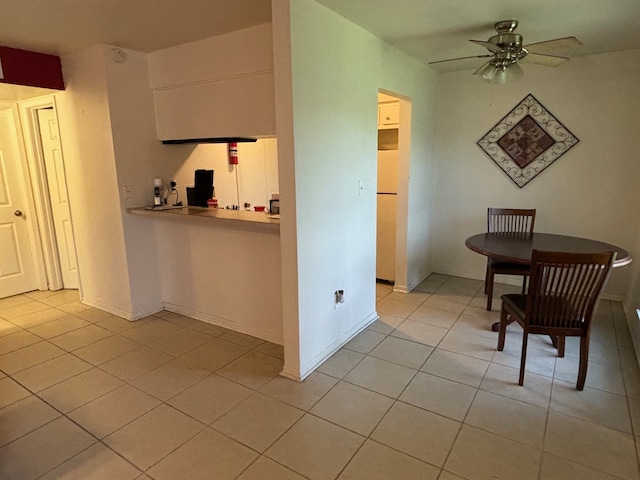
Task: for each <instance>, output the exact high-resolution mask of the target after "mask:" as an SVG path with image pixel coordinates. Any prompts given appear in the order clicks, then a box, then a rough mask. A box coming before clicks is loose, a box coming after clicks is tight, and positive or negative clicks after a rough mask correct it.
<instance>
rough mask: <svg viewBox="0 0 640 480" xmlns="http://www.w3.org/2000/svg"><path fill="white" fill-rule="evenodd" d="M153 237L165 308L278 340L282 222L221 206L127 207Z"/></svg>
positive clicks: (258, 213) (264, 215)
mask: <svg viewBox="0 0 640 480" xmlns="http://www.w3.org/2000/svg"><path fill="white" fill-rule="evenodd" d="M127 212H128V213H129V214H130V215H136V216H137V218H128V219H127V220H129V221H133V222H134V223H136V224H138V227H139V228H140V232H145V233H147V234H149V238H150V239H151V233H152V232H153V233H154V235H155V239H156V241H154V244H153V246H150V248H155V249H157V256H158V258H159V259H162V261H160V262H159V265H158V269H159V275H158V278H157V279H155V280H157V281H159V282H160V284H161V285H160V288H162V300H163V302H164V306H165V309H166V310H168V311H170V312H174V313H179V314H181V315H186V316H188V317H191V318H195V319H198V320H202V321H204V322H208V323H212V324H214V325H218V326H221V327H224V328H228V329H230V330H234V331H236V332H241V333H245V334H247V335H252V336H254V337H258V338H261V339H263V340H268V341H270V342H274V343H278V344H282V343H283V333H282V279H281V274H280V270H281V265H280V263H281V262H280V220H279V219H277V218H270V217H269V214H268V213H265V212H250V211H246V210H226V209H223V208H202V207H184V208H173V209H172V208H170V207H169V208H167V207H164V208H159V209H147V208H144V207H141V208H132V209H128V210H127Z"/></svg>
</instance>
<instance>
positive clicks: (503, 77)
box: [493, 67, 507, 85]
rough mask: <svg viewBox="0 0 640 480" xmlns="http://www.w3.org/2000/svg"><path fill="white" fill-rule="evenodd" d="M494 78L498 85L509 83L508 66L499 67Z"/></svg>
mask: <svg viewBox="0 0 640 480" xmlns="http://www.w3.org/2000/svg"><path fill="white" fill-rule="evenodd" d="M493 79H494V81H495V82H496V83H497V84H498V85H504V84H505V83H507V68H506V67H502V68H499V69H498V71H497V72H496V75H495V77H494V78H493Z"/></svg>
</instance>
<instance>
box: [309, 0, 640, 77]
mask: <svg viewBox="0 0 640 480" xmlns="http://www.w3.org/2000/svg"><path fill="white" fill-rule="evenodd" d="M317 1H318V2H319V3H321V4H323V5H325V6H327V7H328V8H330V9H332V10H334V11H336V12H338V13H340V14H341V15H342V16H344V17H346V18H348V19H349V20H351V21H352V22H354V23H356V24H358V25H360V26H362V27H363V28H365V29H366V30H369V31H370V32H373V33H375V34H376V35H377V36H378V37H380V38H382V39H384V40H386V41H387V42H388V43H390V44H392V45H395V46H396V47H398V48H400V49H401V50H404V51H405V52H407V53H408V54H409V55H411V56H413V57H415V58H418V59H420V60H422V61H423V62H425V63H428V62H432V61H436V60H445V59H449V58H457V57H466V56H472V55H484V54H486V53H488V51H487V50H486V49H484V48H483V47H480V46H478V45H474V44H472V43H471V42H469V41H468V40H469V39H474V40H487V39H488V38H489V37H490V36H492V35H494V34H495V33H496V32H495V30H494V28H493V26H494V24H495V23H496V22H497V21H500V20H512V19H514V20H518V21H519V22H520V26H519V27H518V29H517V33H519V34H520V35H522V36H523V37H524V44H525V45H526V44H529V43H537V42H542V41H545V40H551V39H554V38H560V37H569V36H574V37H577V38H578V39H579V40H580V41H581V42H582V44H583V46H582V47H579V48H577V49H575V50H571V51H568V52H566V53H567V55H568V56H569V57H571V56H578V55H588V54H594V53H604V52H612V51H617V50H626V49H631V48H640V1H639V0H527V1H525V0H510V1H508V0H482V1H478V0H396V1H391V0H317ZM563 53H564V52H558V54H560V55H562V54H563ZM554 54H555V53H554ZM483 62H484V60H482V59H477V60H473V61H472V62H471V63H472V64H469V62H460V63H459V65H460V68H473V67H474V66H476V67H477V66H480V65H481V64H482V63H483ZM436 68H437V69H438V70H440V71H446V70H452V69H457V68H456V62H453V63H446V64H441V65H438V66H437V67H436Z"/></svg>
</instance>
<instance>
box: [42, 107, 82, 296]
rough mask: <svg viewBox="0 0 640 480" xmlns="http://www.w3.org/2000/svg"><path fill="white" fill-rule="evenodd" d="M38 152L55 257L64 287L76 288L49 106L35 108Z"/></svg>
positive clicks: (55, 127)
mask: <svg viewBox="0 0 640 480" xmlns="http://www.w3.org/2000/svg"><path fill="white" fill-rule="evenodd" d="M38 123H39V126H40V137H41V141H42V153H43V156H44V163H45V169H46V172H47V186H48V188H49V197H50V199H51V212H52V216H53V225H54V230H55V233H56V244H57V250H58V252H57V253H58V258H59V260H60V271H61V273H62V283H63V286H64V288H78V284H79V282H78V263H77V260H76V247H75V243H74V239H73V229H72V225H71V211H70V209H69V199H68V196H67V182H66V178H65V173H64V161H63V158H62V148H61V146H60V135H59V132H58V121H57V119H56V114H55V111H54V110H53V109H52V108H44V109H40V110H38Z"/></svg>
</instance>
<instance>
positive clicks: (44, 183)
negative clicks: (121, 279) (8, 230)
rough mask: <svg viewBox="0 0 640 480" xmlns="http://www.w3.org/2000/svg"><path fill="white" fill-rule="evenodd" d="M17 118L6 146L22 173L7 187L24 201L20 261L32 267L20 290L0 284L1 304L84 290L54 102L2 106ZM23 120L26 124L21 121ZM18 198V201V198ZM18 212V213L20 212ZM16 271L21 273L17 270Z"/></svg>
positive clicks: (44, 99) (50, 98) (43, 100)
mask: <svg viewBox="0 0 640 480" xmlns="http://www.w3.org/2000/svg"><path fill="white" fill-rule="evenodd" d="M3 105H6V108H7V109H10V110H11V111H12V112H14V120H13V121H14V124H15V128H13V129H11V130H10V131H5V132H7V135H8V137H10V138H7V142H10V143H11V144H13V145H14V146H17V147H15V148H14V149H13V150H14V151H15V152H16V155H15V157H16V158H15V162H14V167H16V168H17V169H18V170H19V172H18V176H13V177H12V178H13V181H12V182H10V183H9V182H7V183H6V185H7V189H8V190H11V191H13V192H14V193H15V194H16V195H14V197H15V198H19V199H20V201H21V205H22V209H21V210H20V212H21V213H22V214H21V215H20V219H19V220H20V221H21V222H22V224H21V225H20V224H19V225H18V227H20V228H23V229H26V231H27V232H28V235H26V236H25V235H23V236H21V237H16V241H15V247H16V250H17V251H18V252H19V254H18V255H16V257H15V258H18V259H19V262H18V263H19V264H24V265H29V264H30V265H32V269H31V271H30V272H29V271H27V270H26V269H25V274H27V276H29V278H28V279H27V281H24V282H22V285H21V286H20V288H16V287H17V286H16V285H9V284H7V285H2V284H0V298H4V297H7V296H11V295H17V294H20V293H25V292H29V291H32V290H60V289H63V288H64V289H78V290H79V289H80V279H79V273H78V265H77V259H76V250H75V241H74V235H73V224H72V221H71V212H70V207H69V200H68V194H67V184H66V175H65V170H64V158H63V155H62V148H61V144H60V135H59V130H58V122H57V115H56V110H55V101H54V97H53V96H47V97H38V98H34V99H31V100H23V101H18V102H3ZM20 120H21V121H20ZM18 194H19V195H18ZM16 211H18V209H16ZM16 270H19V268H17V269H16Z"/></svg>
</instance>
